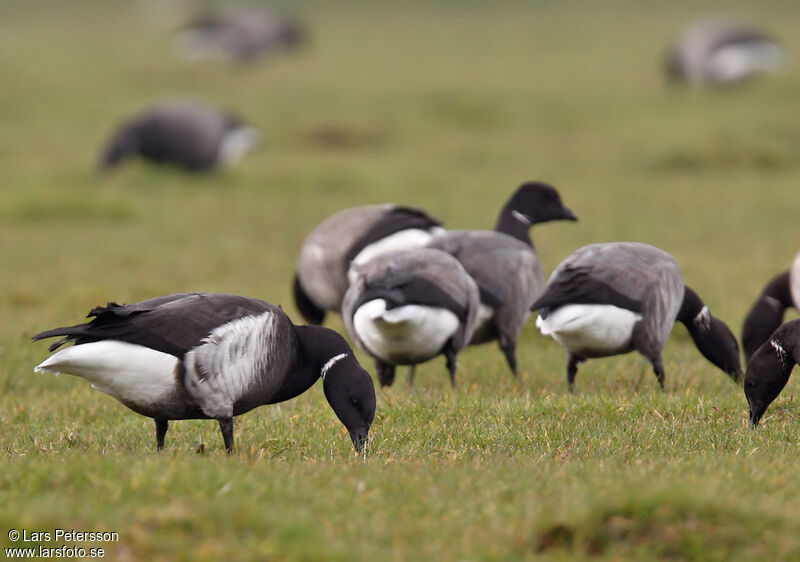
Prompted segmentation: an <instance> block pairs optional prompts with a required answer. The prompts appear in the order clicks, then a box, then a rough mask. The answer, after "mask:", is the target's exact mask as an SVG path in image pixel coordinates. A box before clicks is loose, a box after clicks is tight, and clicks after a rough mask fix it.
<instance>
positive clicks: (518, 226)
mask: <svg viewBox="0 0 800 562" xmlns="http://www.w3.org/2000/svg"><path fill="white" fill-rule="evenodd" d="M532 224H533V222H530V221H529V220H528V218H527V217H525V216H523V215H521V214H519V213H517V214H516V215H515V213H514V205H513V200H512V201H509V202H508V203H506V205H505V206H504V207H503V209H502V210H501V211H500V215H499V216H498V217H497V223H496V224H495V227H494V229H495V230H496V231H497V232H502V233H503V234H508V235H509V236H513V237H514V238H516V239H517V240H519V241H520V242H524V243H525V244H527V245H529V246H531V247H532V246H533V240H531V235H530V228H531V225H532Z"/></svg>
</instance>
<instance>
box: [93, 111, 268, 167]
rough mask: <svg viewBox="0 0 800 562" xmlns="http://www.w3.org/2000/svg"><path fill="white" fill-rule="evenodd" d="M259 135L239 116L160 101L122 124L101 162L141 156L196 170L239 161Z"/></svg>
mask: <svg viewBox="0 0 800 562" xmlns="http://www.w3.org/2000/svg"><path fill="white" fill-rule="evenodd" d="M260 138H261V134H260V133H259V132H258V130H257V129H255V128H254V127H252V126H249V125H245V124H243V123H242V122H241V121H239V119H237V118H236V117H234V116H232V115H229V114H226V113H223V112H220V111H217V110H216V109H213V108H210V107H207V106H205V105H201V104H199V103H196V102H191V101H185V100H178V101H170V102H165V103H161V104H158V105H156V106H154V107H151V108H149V109H147V110H145V111H144V112H142V113H141V114H140V115H138V116H136V117H134V118H133V119H131V120H130V121H129V122H127V123H126V124H124V125H123V126H122V127H120V129H119V130H118V131H117V133H116V134H115V135H114V137H113V138H112V140H111V141H110V142H109V143H108V145H107V147H106V148H105V150H104V152H103V155H102V158H101V162H100V165H101V167H102V168H104V169H108V168H112V167H114V166H116V165H118V164H119V163H120V162H122V161H123V160H124V159H125V158H128V157H132V156H141V157H142V158H145V159H147V160H150V161H151V162H155V163H158V164H172V165H173V166H177V167H180V168H184V169H186V170H191V171H195V172H200V171H208V170H211V169H213V168H215V167H217V166H219V165H225V166H230V165H234V164H236V163H237V162H238V161H239V160H241V158H242V157H243V156H244V155H245V154H246V153H247V152H249V151H250V150H252V149H253V148H254V147H255V146H256V145H257V144H258V142H259V140H260Z"/></svg>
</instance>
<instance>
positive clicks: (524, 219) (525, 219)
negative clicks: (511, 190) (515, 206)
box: [511, 211, 532, 226]
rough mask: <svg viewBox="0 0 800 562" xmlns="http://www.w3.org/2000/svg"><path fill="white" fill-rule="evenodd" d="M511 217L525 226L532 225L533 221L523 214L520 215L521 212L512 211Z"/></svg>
mask: <svg viewBox="0 0 800 562" xmlns="http://www.w3.org/2000/svg"><path fill="white" fill-rule="evenodd" d="M511 216H512V217H514V218H515V219H517V220H518V221H519V222H521V223H522V224H524V225H527V226H530V225H531V224H532V223H531V220H530V219H529V218H528V217H526V216H525V215H523V214H522V213H520V212H519V211H511Z"/></svg>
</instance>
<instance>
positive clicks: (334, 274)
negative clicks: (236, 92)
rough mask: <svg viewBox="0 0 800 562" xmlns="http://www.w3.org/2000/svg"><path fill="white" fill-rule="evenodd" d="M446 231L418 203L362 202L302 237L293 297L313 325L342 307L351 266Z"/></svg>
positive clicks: (325, 221)
mask: <svg viewBox="0 0 800 562" xmlns="http://www.w3.org/2000/svg"><path fill="white" fill-rule="evenodd" d="M441 232H444V229H443V228H442V227H441V223H440V222H439V221H438V220H436V219H434V218H431V217H430V216H428V215H427V214H426V213H425V212H424V211H422V210H420V209H417V208H415V207H404V206H400V205H394V204H385V205H364V206H360V207H352V208H350V209H345V210H343V211H339V212H338V213H336V214H334V215H332V216H330V217H328V218H327V219H325V220H324V221H323V222H322V223H320V224H319V226H317V227H316V228H315V229H314V230H313V231H312V232H311V233H310V234H309V235H308V237H306V239H305V241H304V242H303V246H302V248H300V257H299V259H298V263H297V272H296V274H295V277H294V281H293V292H294V300H295V304H296V305H297V308H298V310H299V311H300V314H302V315H303V318H305V319H306V321H307V322H309V323H311V324H321V323H322V321H323V320H324V319H325V312H326V311H328V310H333V311H336V312H340V311H341V308H342V299H343V298H344V294H345V292H346V291H347V287H348V286H349V284H350V279H348V271H349V269H350V267H351V265H359V264H363V263H365V262H367V261H369V260H370V259H372V258H374V257H375V256H378V255H380V254H382V253H385V252H389V251H392V250H405V249H411V248H419V247H422V246H424V245H425V244H427V243H428V241H429V240H430V239H431V237H433V236H434V235H436V234H438V233H441Z"/></svg>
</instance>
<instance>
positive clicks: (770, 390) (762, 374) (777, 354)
mask: <svg viewBox="0 0 800 562" xmlns="http://www.w3.org/2000/svg"><path fill="white" fill-rule="evenodd" d="M793 366H794V361H792V360H791V359H790V358H789V357H788V355H787V353H786V351H785V350H784V349H783V347H782V346H781V345H780V344H778V343H777V342H776V341H775V340H774V339H769V340H767V342H766V343H765V344H764V345H762V346H761V347H759V348H758V350H757V351H756V352H755V353H754V354H753V357H752V358H751V359H750V363H749V364H748V365H747V372H746V373H745V375H744V395H745V396H746V397H747V404H748V405H749V407H750V423H751V424H752V425H753V427H756V426H757V425H758V422H759V421H760V420H761V416H763V415H764V412H766V411H767V407H769V405H770V404H772V402H773V401H774V400H775V399H776V398H777V397H778V395H779V394H780V393H781V391H782V390H783V387H785V386H786V383H787V382H789V374H790V373H791V372H792V367H793Z"/></svg>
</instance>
